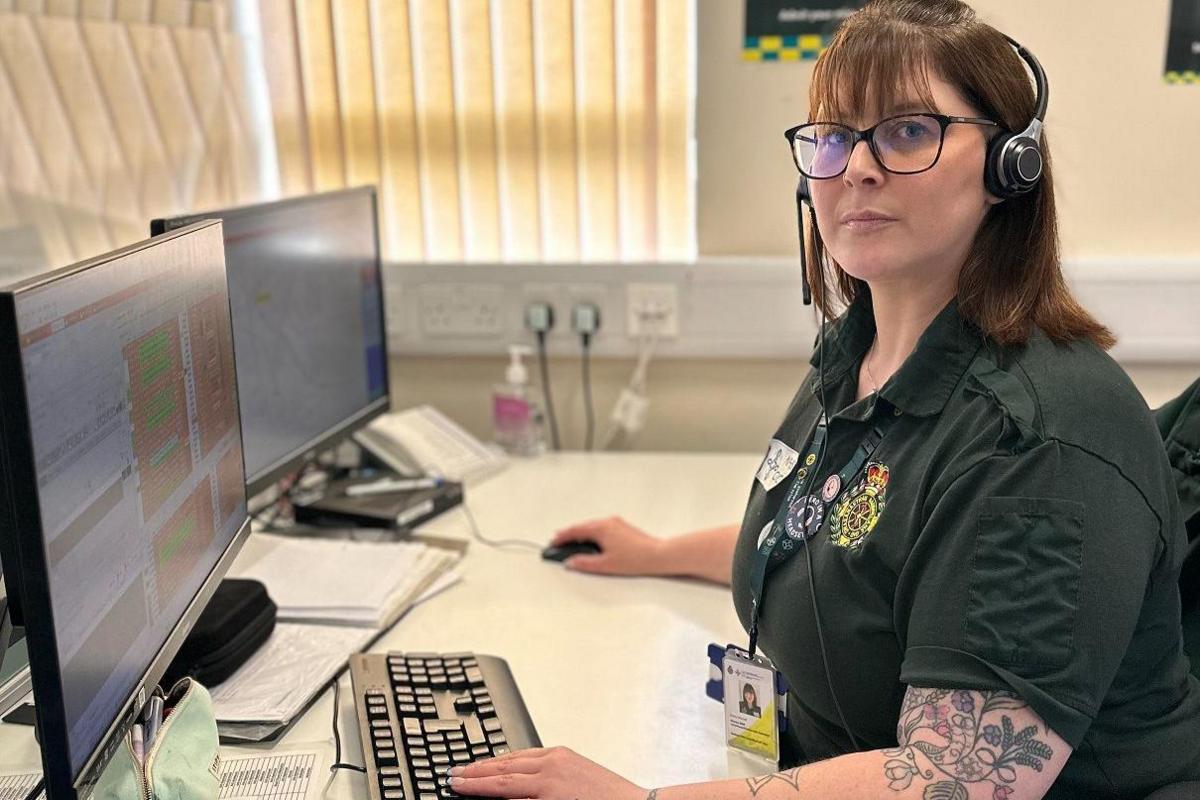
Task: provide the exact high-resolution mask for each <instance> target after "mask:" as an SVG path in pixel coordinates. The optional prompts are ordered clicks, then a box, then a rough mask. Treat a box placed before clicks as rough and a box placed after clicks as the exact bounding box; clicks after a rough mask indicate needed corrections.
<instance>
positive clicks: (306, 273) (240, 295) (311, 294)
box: [151, 188, 389, 493]
mask: <svg viewBox="0 0 1200 800" xmlns="http://www.w3.org/2000/svg"><path fill="white" fill-rule="evenodd" d="M198 219H220V220H222V221H223V222H224V225H225V261H226V265H227V269H228V272H229V297H230V304H231V306H232V308H233V330H234V342H235V347H236V349H237V370H238V385H239V386H240V387H241V393H242V400H241V403H242V407H241V410H242V426H243V429H244V436H245V447H246V477H247V482H248V483H249V484H250V491H251V493H257V492H259V491H261V490H263V489H265V488H267V487H268V486H269V485H270V484H271V483H272V482H273V481H275V480H277V479H278V478H280V477H282V476H283V475H284V474H286V473H287V472H288V471H290V470H293V469H296V468H297V467H298V466H300V465H301V463H302V462H303V461H304V460H306V459H307V458H308V457H311V452H312V451H313V450H315V449H317V448H318V447H321V446H327V445H329V444H332V443H333V442H334V441H335V440H336V439H337V438H338V437H339V436H345V435H348V434H349V433H351V432H353V431H354V430H355V429H356V428H358V427H359V426H361V425H364V424H365V423H366V422H367V421H369V420H370V419H371V418H372V417H373V416H375V415H376V414H378V413H380V412H382V411H386V410H387V407H388V404H389V400H388V397H387V392H388V384H387V354H386V350H385V344H384V342H385V336H384V323H383V295H382V288H381V280H380V259H379V237H378V233H377V229H376V216H375V191H374V189H371V188H363V189H351V190H347V191H341V192H331V193H328V194H321V195H313V196H309V197H301V198H296V199H293V200H285V201H282V202H278V203H267V204H263V205H257V206H249V207H244V208H238V209H228V210H223V211H213V212H210V213H204V214H195V215H191V216H187V217H179V218H175V219H170V220H156V221H155V222H154V223H153V224H152V226H151V230H152V232H154V233H157V232H159V231H161V230H171V229H172V228H175V227H178V226H180V225H184V224H190V223H192V222H194V221H196V220H198Z"/></svg>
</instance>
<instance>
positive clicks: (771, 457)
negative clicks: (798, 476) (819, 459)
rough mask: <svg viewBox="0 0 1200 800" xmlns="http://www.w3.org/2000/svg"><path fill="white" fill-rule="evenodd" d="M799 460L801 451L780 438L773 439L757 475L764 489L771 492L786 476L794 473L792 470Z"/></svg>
mask: <svg viewBox="0 0 1200 800" xmlns="http://www.w3.org/2000/svg"><path fill="white" fill-rule="evenodd" d="M799 460H800V454H799V453H797V452H796V451H795V450H793V449H792V448H790V447H788V446H787V445H786V444H784V443H783V442H781V441H779V440H778V439H772V440H771V446H770V447H768V448H767V454H766V456H764V457H763V460H762V464H760V465H759V467H758V474H757V475H755V477H756V478H757V479H758V482H759V483H760V484H762V487H763V489H765V490H766V491H768V492H769V491H771V490H772V489H774V488H775V487H776V486H778V485H779V484H780V482H782V481H783V479H784V478H786V477H787V476H788V475H791V474H792V470H793V469H795V468H796V462H797V461H799Z"/></svg>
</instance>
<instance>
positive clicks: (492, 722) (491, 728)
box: [483, 717, 501, 733]
mask: <svg viewBox="0 0 1200 800" xmlns="http://www.w3.org/2000/svg"><path fill="white" fill-rule="evenodd" d="M483 729H484V730H485V731H487V732H488V733H496V732H497V731H499V730H500V729H501V726H500V720H498V719H496V718H495V717H492V718H491V719H485V720H484V721H483Z"/></svg>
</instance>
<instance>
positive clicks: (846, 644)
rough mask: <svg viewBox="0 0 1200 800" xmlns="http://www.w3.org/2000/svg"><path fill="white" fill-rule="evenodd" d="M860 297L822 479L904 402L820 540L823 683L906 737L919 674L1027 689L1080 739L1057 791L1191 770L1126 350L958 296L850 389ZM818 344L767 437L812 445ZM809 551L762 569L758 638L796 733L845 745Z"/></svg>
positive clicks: (846, 325) (750, 515)
mask: <svg viewBox="0 0 1200 800" xmlns="http://www.w3.org/2000/svg"><path fill="white" fill-rule="evenodd" d="M873 337H874V317H873V315H872V313H871V310H870V306H869V303H867V302H861V303H856V304H855V305H853V306H852V307H851V308H850V309H849V310H848V311H847V312H846V313H845V314H843V315H842V316H841V317H840V318H839V319H838V320H836V321H835V322H834V323H832V324H831V325H830V327H829V335H828V336H827V339H826V342H825V356H824V357H825V362H826V367H825V379H826V390H825V400H826V402H827V403H828V405H829V408H830V409H831V410H832V411H833V412H836V413H833V414H832V416H831V419H830V423H829V432H828V441H827V444H826V449H827V451H828V452H827V454H826V456H825V460H824V464H823V467H822V469H821V471H820V472H819V473H818V475H817V480H816V482H815V484H814V485H815V486H818V487H819V486H820V485H821V480H822V479H823V478H824V477H825V476H826V475H828V474H830V473H832V472H834V471H837V470H839V469H841V467H842V466H843V465H844V464H846V463H847V462H848V461H849V460H850V457H851V455H852V453H853V451H854V449H855V448H856V447H857V446H858V444H859V443H860V441H862V439H863V437H864V435H865V434H866V433H867V432H868V429H869V426H870V425H871V420H872V418H873V415H874V414H894V413H896V412H899V417H898V419H897V421H896V422H895V424H894V425H893V426H892V427H891V428H890V430H889V431H888V433H887V435H886V436H885V438H884V439H883V441H882V442H881V443H880V445H879V447H878V449H877V450H876V451H875V453H874V454H873V456H872V457H871V459H870V461H869V462H868V463H867V464H866V465H864V467H863V469H862V470H861V471H860V473H859V474H858V475H857V476H856V477H855V478H853V479H851V480H850V481H847V486H848V487H850V488H849V490H848V491H847V492H846V493H845V494H844V495H842V497H841V498H840V499H839V500H838V501H837V502H836V503H835V504H834V505H833V506H832V507H831V508H830V510H829V513H828V514H826V516H825V520H824V522H823V524H822V527H821V529H820V531H819V532H818V533H817V534H816V536H815V537H814V538H813V539H812V540H810V545H811V548H810V553H811V556H812V570H813V578H814V588H815V594H816V600H817V606H818V608H819V612H820V619H821V630H822V632H823V634H824V638H825V644H826V648H827V656H828V659H829V668H830V673H831V678H832V683H833V687H834V690H835V691H836V694H837V699H838V701H839V702H840V704H841V708H842V710H843V711H844V713H845V716H846V721H847V723H848V724H849V726H850V727H851V729H852V730H853V732H854V734H855V736H856V738H857V739H858V741H859V743H860V744H861V745H862V747H864V748H866V749H875V748H882V747H894V746H895V745H896V721H897V718H898V716H899V711H900V703H901V699H902V698H903V696H904V692H905V688H906V687H907V686H924V687H939V688H967V689H1007V690H1011V691H1015V692H1016V693H1017V694H1018V695H1020V696H1021V697H1022V698H1023V699H1024V700H1025V701H1026V702H1027V703H1029V705H1030V706H1031V707H1032V708H1033V709H1034V710H1035V711H1037V713H1038V714H1040V715H1041V716H1042V717H1043V718H1044V719H1045V720H1046V722H1047V724H1049V725H1050V727H1051V728H1053V729H1054V730H1055V731H1056V732H1057V733H1058V734H1059V735H1060V736H1062V737H1063V738H1064V739H1065V740H1066V741H1067V742H1068V743H1070V744H1071V745H1072V747H1073V748H1074V752H1073V754H1072V756H1071V758H1070V760H1069V761H1068V763H1067V765H1066V767H1065V769H1064V770H1063V772H1062V775H1061V777H1060V778H1059V780H1058V781H1057V782H1056V784H1055V787H1054V789H1053V790H1052V791H1051V793H1050V794H1049V795H1048V797H1088V798H1099V797H1130V796H1132V797H1142V796H1144V795H1145V793H1146V792H1147V790H1149V789H1152V788H1154V787H1157V786H1160V785H1162V784H1164V783H1168V782H1171V781H1178V780H1183V779H1192V780H1195V779H1200V683H1197V681H1196V680H1195V679H1194V678H1192V677H1191V676H1190V675H1189V673H1188V663H1187V659H1186V657H1185V656H1184V655H1183V650H1182V641H1181V634H1180V606H1179V590H1178V574H1179V565H1180V560H1181V559H1182V556H1183V552H1184V545H1185V534H1184V526H1183V523H1182V520H1181V517H1180V511H1179V502H1178V498H1177V497H1176V494H1175V488H1174V485H1173V480H1172V474H1171V471H1170V467H1169V465H1168V462H1167V459H1166V454H1165V452H1164V450H1163V443H1162V438H1161V437H1160V435H1159V433H1158V430H1157V429H1156V427H1155V424H1154V421H1153V419H1152V417H1151V415H1150V411H1149V409H1148V408H1147V407H1146V404H1145V402H1144V401H1143V399H1142V397H1141V395H1140V394H1139V393H1138V391H1137V389H1136V388H1135V387H1134V386H1133V384H1132V383H1131V382H1130V380H1129V378H1128V377H1127V376H1126V375H1125V373H1124V372H1123V371H1122V370H1121V369H1120V368H1119V367H1118V366H1117V365H1116V364H1115V363H1114V362H1113V361H1112V359H1111V358H1109V357H1108V356H1107V355H1106V354H1105V353H1104V352H1102V351H1101V350H1100V349H1099V348H1097V347H1095V346H1093V345H1092V344H1090V343H1087V342H1079V343H1075V344H1073V345H1072V346H1069V347H1064V346H1057V345H1055V344H1054V343H1052V342H1051V341H1050V340H1049V339H1047V338H1046V336H1045V335H1044V334H1043V333H1042V332H1041V331H1040V330H1039V331H1035V332H1034V333H1033V335H1032V338H1031V340H1030V342H1029V344H1028V345H1027V346H1025V347H1020V348H1004V347H1000V346H998V345H996V344H995V343H993V342H990V341H988V340H986V339H985V337H983V336H982V334H981V333H980V332H979V331H978V329H977V328H975V327H974V326H973V325H971V324H970V323H968V322H966V321H964V320H963V318H962V317H961V316H960V315H959V313H958V309H957V304H956V303H954V302H952V303H950V305H948V306H947V307H946V308H945V309H944V310H943V311H942V312H941V313H940V314H939V315H938V317H937V318H936V319H935V320H934V321H933V322H932V323H931V324H930V326H929V328H928V329H927V330H926V331H925V333H924V335H923V336H922V337H921V339H920V341H919V342H918V344H917V348H916V350H915V351H914V352H913V354H912V355H911V356H910V357H909V358H908V360H907V361H905V363H904V365H903V366H902V367H901V369H900V370H899V371H898V372H897V373H896V374H895V375H894V376H893V377H892V379H891V380H889V381H888V382H887V384H886V385H885V386H884V387H882V388H881V389H880V392H879V398H876V397H875V396H874V395H872V396H869V397H867V398H864V399H863V400H861V401H859V402H854V396H855V393H856V389H857V382H858V368H859V365H860V363H861V360H862V356H863V354H864V353H865V352H866V350H867V348H868V347H869V346H870V344H871V341H872V339H873ZM820 358H821V354H820V353H819V352H818V353H816V354H814V356H813V362H812V363H813V365H814V369H813V370H812V371H811V372H810V374H809V376H808V377H807V378H806V379H805V380H804V382H803V384H802V385H801V388H800V390H799V392H798V393H797V395H796V398H795V400H794V401H793V402H792V405H791V407H790V408H789V409H788V411H787V414H786V416H785V418H784V420H783V423H782V424H781V425H780V426H779V429H778V432H777V433H776V434H775V438H776V439H778V440H779V441H780V442H782V443H784V444H786V445H788V446H789V447H791V448H792V449H793V450H795V451H797V452H799V453H800V455H801V458H802V457H803V454H804V453H805V451H806V449H807V447H808V445H809V442H810V440H811V438H812V435H813V431H814V429H815V426H816V422H817V419H818V416H819V413H820V410H821V399H820V396H819V393H818V392H817V389H816V387H817V377H818V370H817V369H816V368H815V367H817V366H818V365H819V363H820ZM789 483H790V476H789V478H788V479H786V480H783V481H781V482H779V483H778V484H777V485H776V486H774V488H772V489H770V490H769V491H767V490H765V489H764V486H763V485H762V484H761V483H760V482H759V481H757V480H756V481H755V482H754V486H753V488H752V490H751V493H750V499H749V504H748V507H747V510H746V516H745V520H744V522H743V524H742V530H741V535H740V537H739V540H738V544H737V548H736V551H735V554H734V564H733V596H734V602H735V605H736V607H737V612H738V615H739V617H740V618H741V620H742V624H743V625H747V626H748V624H749V608H750V585H749V584H750V576H751V574H752V568H753V563H754V557H755V548H756V543H757V540H758V536H759V533H760V531H761V530H762V529H763V526H764V525H765V524H766V523H767V522H768V521H769V520H770V519H773V518H774V515H775V513H776V511H777V510H778V507H779V505H780V503H781V502H782V499H783V497H784V495H785V494H786V492H787V487H788V484H789ZM809 588H810V582H809V574H808V568H807V565H806V563H805V557H804V554H803V553H802V552H801V553H800V555H799V556H797V557H794V558H791V559H790V560H788V561H786V562H785V563H783V564H782V565H780V566H778V567H777V568H774V569H773V571H772V572H771V573H770V574H769V575H768V578H767V587H766V595H765V601H764V608H763V610H762V613H761V617H760V623H759V627H760V639H759V642H760V646H761V648H762V650H763V651H764V652H765V653H767V655H769V656H770V657H771V658H772V659H773V660H774V661H775V664H776V666H777V667H778V668H779V669H780V670H781V671H782V673H783V675H784V677H786V678H787V680H788V682H789V683H790V685H791V692H790V695H789V698H788V713H789V717H790V722H789V725H790V733H789V736H790V737H791V740H792V744H793V745H795V746H797V747H798V748H799V750H800V752H802V753H803V756H804V757H805V758H807V759H810V760H816V759H822V758H827V757H830V756H834V755H837V754H839V753H843V752H846V751H848V750H849V749H850V747H851V745H850V740H849V738H848V737H847V735H846V732H845V730H843V728H842V726H841V724H840V722H839V721H838V714H837V712H836V710H835V708H834V705H833V703H832V701H831V698H830V693H829V689H828V686H827V682H826V673H825V670H824V667H823V665H822V659H821V651H820V649H819V647H818V644H817V632H816V628H815V626H814V620H813V606H812V601H811V600H810V591H809Z"/></svg>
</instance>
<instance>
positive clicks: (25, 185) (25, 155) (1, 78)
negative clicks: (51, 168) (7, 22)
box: [0, 16, 76, 266]
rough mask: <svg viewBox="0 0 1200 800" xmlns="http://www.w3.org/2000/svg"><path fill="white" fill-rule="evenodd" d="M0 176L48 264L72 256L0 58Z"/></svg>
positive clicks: (61, 262)
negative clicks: (38, 236) (37, 234)
mask: <svg viewBox="0 0 1200 800" xmlns="http://www.w3.org/2000/svg"><path fill="white" fill-rule="evenodd" d="M2 19H4V17H3V16H0V20H2ZM0 180H3V181H4V184H5V191H6V192H7V194H8V197H9V200H10V202H11V205H12V207H13V209H14V210H15V211H16V214H17V217H18V219H19V221H20V222H23V223H29V224H32V225H34V226H36V227H37V228H38V231H39V232H40V233H41V236H42V244H43V246H44V247H45V249H46V256H47V258H48V259H49V261H50V264H51V265H53V266H65V265H67V264H69V263H71V262H72V261H74V260H76V252H75V250H74V248H73V247H72V246H71V239H70V237H69V236H68V235H67V229H66V226H65V225H64V224H63V222H62V219H61V217H60V216H59V209H58V208H57V207H56V205H55V204H54V203H53V202H51V201H50V200H49V198H50V197H51V194H50V185H49V183H48V181H47V180H46V177H45V173H44V172H43V169H42V159H41V156H40V155H39V153H38V151H37V148H36V147H35V146H34V139H33V137H32V136H31V134H30V131H29V128H28V127H27V126H26V124H25V120H24V118H23V116H22V114H21V107H20V105H19V103H18V102H17V96H16V93H15V92H14V91H13V87H12V84H11V83H10V82H9V75H8V71H7V68H6V67H5V66H4V64H3V62H0Z"/></svg>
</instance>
